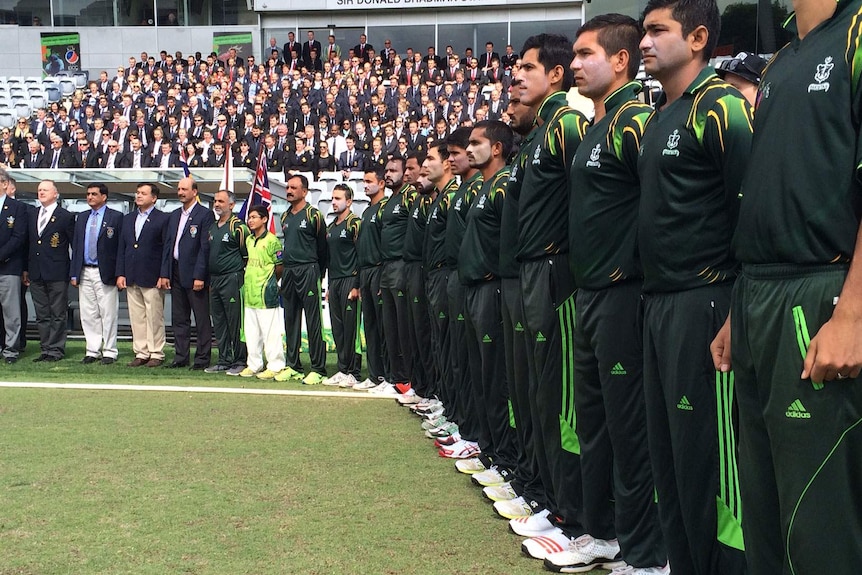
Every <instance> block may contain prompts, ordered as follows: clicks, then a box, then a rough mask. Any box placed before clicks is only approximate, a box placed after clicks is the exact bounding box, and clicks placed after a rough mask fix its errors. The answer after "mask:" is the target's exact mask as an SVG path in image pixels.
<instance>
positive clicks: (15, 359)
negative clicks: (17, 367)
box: [6, 357, 18, 365]
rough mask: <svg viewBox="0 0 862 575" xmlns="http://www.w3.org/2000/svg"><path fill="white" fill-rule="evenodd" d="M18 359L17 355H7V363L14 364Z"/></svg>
mask: <svg viewBox="0 0 862 575" xmlns="http://www.w3.org/2000/svg"><path fill="white" fill-rule="evenodd" d="M16 361H18V358H17V357H7V358H6V363H7V364H9V365H12V364H13V363H15V362H16Z"/></svg>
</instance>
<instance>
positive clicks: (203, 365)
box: [189, 363, 209, 371]
mask: <svg viewBox="0 0 862 575" xmlns="http://www.w3.org/2000/svg"><path fill="white" fill-rule="evenodd" d="M208 367H209V364H208V363H196V364H194V365H193V366H191V367H190V368H189V369H190V370H191V371H203V370H205V369H206V368H208Z"/></svg>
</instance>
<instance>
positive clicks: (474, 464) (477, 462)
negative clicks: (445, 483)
mask: <svg viewBox="0 0 862 575" xmlns="http://www.w3.org/2000/svg"><path fill="white" fill-rule="evenodd" d="M455 469H457V470H458V471H460V472H461V473H466V474H467V475H472V474H473V473H479V472H481V471H485V470H486V469H487V468H486V467H485V464H484V463H482V460H481V459H479V458H478V457H471V458H470V459H462V460H460V461H456V462H455Z"/></svg>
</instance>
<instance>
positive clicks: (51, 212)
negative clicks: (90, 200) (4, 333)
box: [23, 180, 75, 361]
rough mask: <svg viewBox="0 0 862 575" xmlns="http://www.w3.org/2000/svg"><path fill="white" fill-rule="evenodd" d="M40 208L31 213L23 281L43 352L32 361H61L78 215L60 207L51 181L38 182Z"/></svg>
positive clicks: (64, 341)
mask: <svg viewBox="0 0 862 575" xmlns="http://www.w3.org/2000/svg"><path fill="white" fill-rule="evenodd" d="M37 194H38V197H39V203H40V204H41V207H40V208H39V209H38V210H36V211H33V212H32V213H31V214H30V215H29V220H28V222H27V227H28V230H29V232H30V258H29V261H28V263H27V267H26V269H25V271H24V274H23V283H24V285H26V286H29V287H30V294H31V296H32V297H33V307H34V308H35V309H36V325H37V326H38V327H39V343H40V348H41V354H40V355H39V357H37V358H36V359H35V360H33V361H59V360H61V359H63V357H64V356H65V355H66V317H67V314H68V308H69V290H68V284H69V246H70V245H71V243H72V237H73V235H74V233H75V218H74V217H73V216H72V214H71V213H69V212H68V211H66V210H64V209H63V208H61V207H60V206H59V204H58V203H57V201H58V200H59V197H60V193H59V192H58V191H57V186H56V185H55V184H54V182H53V181H51V180H43V181H41V182H39V187H38V189H37Z"/></svg>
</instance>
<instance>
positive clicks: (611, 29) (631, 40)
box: [575, 14, 642, 80]
mask: <svg viewBox="0 0 862 575" xmlns="http://www.w3.org/2000/svg"><path fill="white" fill-rule="evenodd" d="M584 32H595V33H596V40H597V41H598V43H599V46H601V47H602V49H603V50H604V51H605V54H607V55H608V56H613V55H614V54H618V53H619V52H621V51H623V50H625V51H626V52H628V54H629V67H628V70H627V72H628V78H629V79H630V80H633V79H634V78H635V76H637V74H638V67H639V66H640V63H641V50H640V41H641V36H642V33H641V27H640V25H639V24H638V22H637V20H635V19H634V18H631V17H629V16H623V15H622V14H601V15H599V16H596V17H595V18H591V19H590V20H589V21H587V23H586V24H584V25H583V26H581V27H580V29H579V30H578V31H577V33H575V39H577V38H580V37H581V34H583V33H584Z"/></svg>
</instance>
